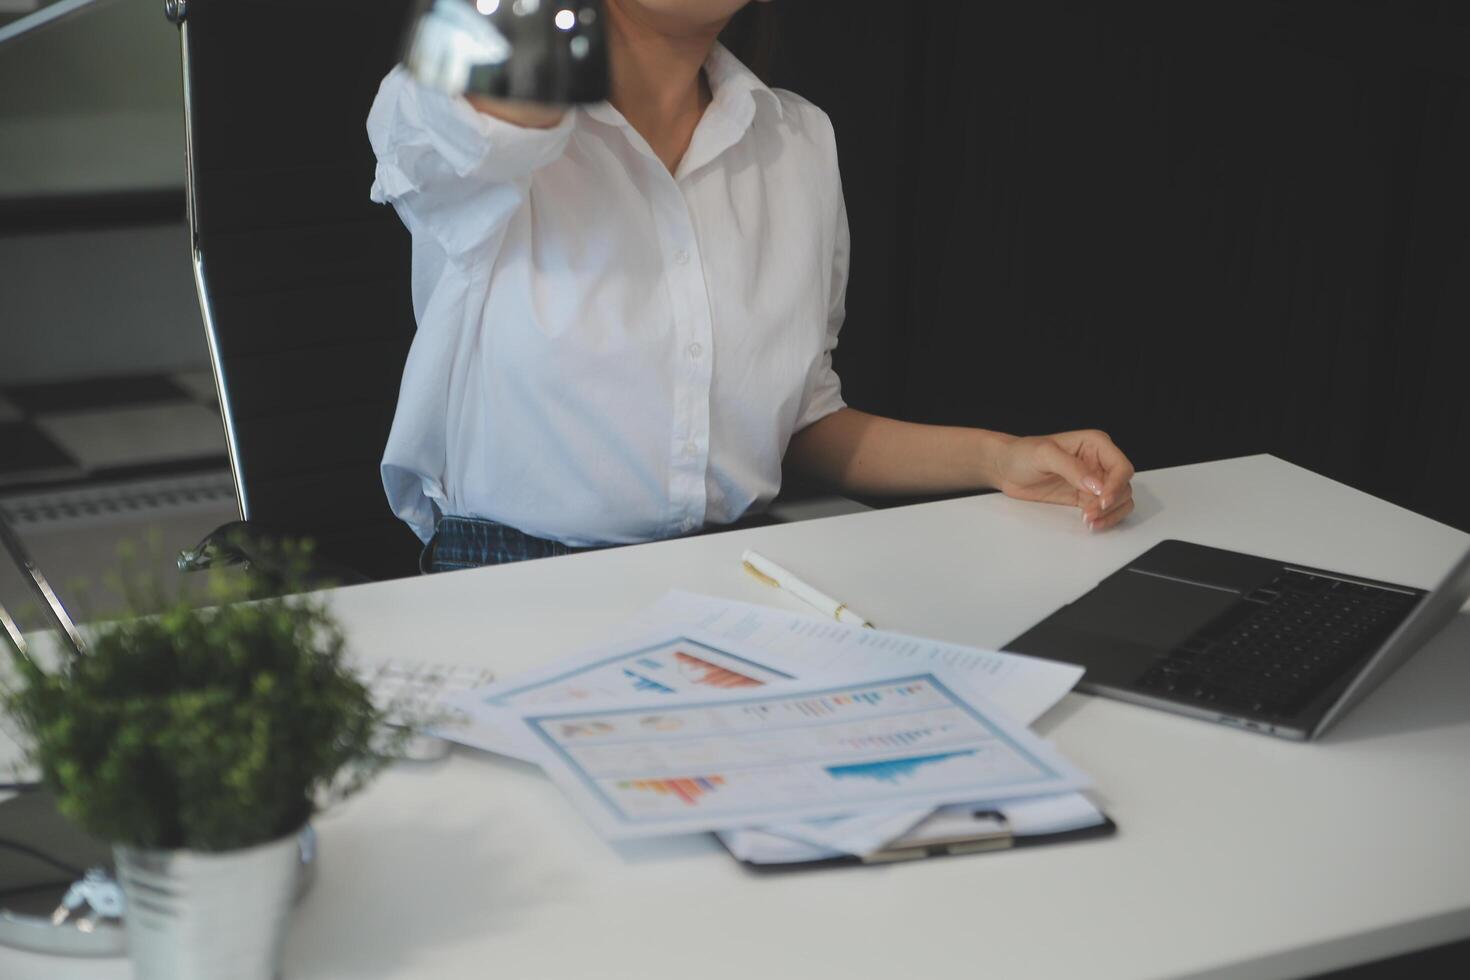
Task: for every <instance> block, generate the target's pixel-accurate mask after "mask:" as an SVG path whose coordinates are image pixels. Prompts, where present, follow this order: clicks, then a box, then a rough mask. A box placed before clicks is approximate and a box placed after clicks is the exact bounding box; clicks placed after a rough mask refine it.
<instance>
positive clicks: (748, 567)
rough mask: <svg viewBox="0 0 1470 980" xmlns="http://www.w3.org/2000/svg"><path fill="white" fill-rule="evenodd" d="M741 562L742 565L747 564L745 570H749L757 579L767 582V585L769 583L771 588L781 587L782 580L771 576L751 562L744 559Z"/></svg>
mask: <svg viewBox="0 0 1470 980" xmlns="http://www.w3.org/2000/svg"><path fill="white" fill-rule="evenodd" d="M740 564H741V565H744V566H745V570H746V571H747V572H749V573H750V574H751V575H753V576H755V577H756V579H757V580H759V581H761V582H763V583H765V584H766V585H769V586H770V587H771V588H773V589H779V588H780V587H781V583H780V582H777V581H776V580H775V579H773V578H771V576H769V575H767V574H766V573H765V572H762V571H760V570H758V569H757V568H756V567H755V566H754V565H752V564H751V563H750V562H748V561H743V562H741V563H740Z"/></svg>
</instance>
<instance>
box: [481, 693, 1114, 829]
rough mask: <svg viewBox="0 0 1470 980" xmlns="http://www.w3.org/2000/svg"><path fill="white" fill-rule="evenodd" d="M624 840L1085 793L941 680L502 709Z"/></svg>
mask: <svg viewBox="0 0 1470 980" xmlns="http://www.w3.org/2000/svg"><path fill="white" fill-rule="evenodd" d="M503 710H507V711H511V712H513V713H514V715H515V719H514V723H513V724H512V725H511V726H509V727H510V730H512V731H514V732H515V733H516V737H517V738H519V739H523V740H524V741H525V742H526V743H528V746H529V745H534V746H535V748H528V749H527V751H530V752H533V753H534V754H535V757H536V758H537V761H539V762H540V763H541V764H542V766H543V767H544V768H545V769H546V771H547V772H548V774H549V775H550V776H551V777H552V779H554V780H555V781H556V782H557V783H558V784H559V785H560V786H561V787H562V789H563V790H564V791H565V792H566V793H567V794H568V795H569V796H571V797H572V799H573V800H574V801H575V802H576V803H577V804H578V806H579V807H580V808H581V809H582V810H583V811H584V813H585V814H586V815H587V816H588V817H589V818H590V819H591V821H592V822H593V824H594V825H595V826H596V827H597V828H598V830H599V831H600V832H602V833H603V834H604V835H606V836H608V837H610V838H626V837H642V836H652V835H661V834H670V833H686V832H697V831H708V830H720V829H728V828H736V827H749V826H752V825H763V824H775V823H781V822H787V821H792V820H806V819H812V818H820V817H833V816H839V815H845V814H854V813H859V812H862V811H865V810H873V809H893V808H901V807H910V806H911V807H915V808H920V809H922V808H924V807H933V806H938V805H942V804H945V803H954V802H959V801H964V800H979V799H1001V798H1005V797H1023V796H1037V795H1043V794H1051V793H1062V792H1070V791H1072V790H1076V789H1079V788H1081V787H1083V786H1085V785H1086V784H1087V782H1088V781H1087V778H1086V777H1085V776H1084V775H1083V774H1082V773H1081V772H1079V771H1078V770H1077V769H1075V768H1074V767H1073V766H1072V765H1071V764H1070V763H1068V762H1066V761H1065V760H1064V759H1063V758H1062V757H1061V756H1060V755H1058V754H1057V752H1056V751H1055V750H1054V749H1053V748H1051V747H1050V746H1049V745H1048V744H1046V743H1045V742H1043V741H1042V740H1040V739H1039V738H1037V737H1036V736H1035V735H1033V734H1032V733H1031V732H1030V731H1028V730H1026V729H1025V728H1023V727H1021V726H1020V725H1018V724H1016V723H1015V722H1013V721H1011V720H1010V719H1008V718H1006V717H1005V716H1004V715H1003V714H1002V713H1000V712H997V711H995V710H993V709H992V708H990V706H989V705H988V703H986V702H985V701H984V700H983V699H982V698H980V697H979V696H978V695H975V694H973V693H971V692H970V691H968V690H967V688H966V684H965V681H964V679H963V678H962V677H957V676H954V675H953V674H951V673H947V672H944V671H942V670H931V671H921V672H907V673H896V674H890V675H879V677H878V679H874V674H873V672H871V671H868V672H866V675H865V676H863V677H862V678H860V679H857V678H852V677H851V676H849V678H848V679H847V680H842V681H838V680H834V679H831V678H829V679H825V680H824V681H822V682H820V683H816V682H811V681H807V682H797V683H791V684H783V685H780V686H779V687H777V686H772V687H769V688H765V689H758V691H757V693H751V694H733V695H726V696H724V697H719V698H711V699H705V700H697V701H696V700H693V699H684V698H680V699H677V700H671V701H670V702H669V703H668V704H650V703H649V702H648V701H647V700H639V701H637V702H631V703H625V704H622V705H618V706H601V705H599V706H596V707H593V706H588V707H587V708H584V709H580V710H579V709H576V708H571V707H569V706H567V705H559V706H549V705H548V706H537V705H527V706H522V707H518V708H511V709H503Z"/></svg>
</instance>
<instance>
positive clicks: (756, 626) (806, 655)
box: [636, 591, 1082, 725]
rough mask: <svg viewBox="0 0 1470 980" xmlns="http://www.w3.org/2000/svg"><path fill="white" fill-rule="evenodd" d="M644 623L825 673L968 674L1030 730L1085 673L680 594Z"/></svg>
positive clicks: (647, 614) (644, 616)
mask: <svg viewBox="0 0 1470 980" xmlns="http://www.w3.org/2000/svg"><path fill="white" fill-rule="evenodd" d="M636 621H637V622H639V623H640V624H642V625H644V626H647V627H649V628H654V627H664V628H666V627H668V626H670V625H677V624H687V625H689V626H691V627H697V628H699V629H701V630H703V631H704V632H705V633H707V634H709V635H711V636H715V637H720V638H724V639H727V640H733V641H738V642H740V643H742V644H745V645H748V646H750V647H753V648H757V649H760V650H764V651H767V652H769V653H770V654H774V655H777V656H780V657H784V658H786V659H787V660H788V661H790V662H791V663H793V664H799V665H802V666H804V667H805V668H806V669H805V671H804V672H803V674H802V676H805V677H810V676H813V675H815V674H816V673H817V672H820V671H835V670H841V671H851V670H862V669H866V668H877V669H880V670H887V669H889V668H891V667H894V666H897V665H902V664H907V665H909V666H910V667H912V668H914V669H919V668H923V669H930V668H942V669H946V670H950V671H954V672H957V673H960V674H963V675H964V676H965V678H966V682H967V684H968V685H969V687H970V689H971V690H974V691H978V692H979V693H981V694H983V695H985V696H986V697H987V698H989V699H990V700H991V701H993V702H1000V703H1003V704H1004V705H1005V710H1006V711H1007V712H1008V713H1009V714H1010V715H1011V717H1012V718H1015V719H1016V720H1017V721H1019V722H1021V723H1022V724H1026V725H1029V724H1031V723H1032V722H1033V721H1035V720H1036V719H1037V718H1039V717H1040V716H1041V715H1042V714H1043V713H1044V712H1045V711H1046V710H1047V709H1048V708H1050V707H1051V706H1052V705H1054V704H1056V703H1057V701H1059V700H1060V699H1061V697H1062V696H1063V695H1064V694H1066V693H1067V692H1068V691H1070V690H1071V689H1072V688H1073V687H1075V686H1076V684H1077V681H1078V680H1079V679H1080V678H1081V677H1082V668H1081V667H1078V666H1075V665H1073V664H1063V663H1057V662H1056V661H1054V660H1041V659H1039V658H1036V657H1027V656H1023V655H1021V654H1016V653H999V652H997V651H994V650H982V649H979V648H977V647H967V646H961V645H959V644H956V643H943V642H940V641H938V640H926V639H922V638H920V637H915V636H907V635H905V634H903V633H890V632H887V631H885V630H871V629H864V628H862V627H860V626H849V625H847V624H846V623H839V622H836V621H835V620H831V619H820V618H816V617H813V616H807V615H797V614H795V613H789V612H783V611H781V610H779V609H770V608H767V607H765V606H756V605H752V604H750V603H746V602H734V601H731V600H728V599H717V598H715V597H713V596H707V595H699V594H696V593H693V592H683V591H674V592H670V593H668V594H667V595H665V596H664V597H663V598H662V599H660V600H659V601H658V602H656V603H654V604H653V605H652V606H650V607H649V608H648V609H646V610H644V611H643V612H642V613H641V614H640V615H639V616H638V617H637V620H636Z"/></svg>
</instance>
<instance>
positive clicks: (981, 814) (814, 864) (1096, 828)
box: [726, 809, 1118, 874]
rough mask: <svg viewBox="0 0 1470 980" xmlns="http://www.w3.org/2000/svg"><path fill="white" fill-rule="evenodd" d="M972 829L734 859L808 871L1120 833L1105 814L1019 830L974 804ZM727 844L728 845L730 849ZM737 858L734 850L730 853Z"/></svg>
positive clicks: (768, 868) (761, 867)
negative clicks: (865, 850)
mask: <svg viewBox="0 0 1470 980" xmlns="http://www.w3.org/2000/svg"><path fill="white" fill-rule="evenodd" d="M969 816H970V818H971V819H972V820H973V821H974V824H975V826H974V827H973V829H970V828H966V829H964V830H962V831H961V832H958V833H956V832H953V829H954V828H949V829H947V830H946V831H944V832H941V833H937V834H935V833H926V832H925V831H924V826H923V825H922V824H921V825H920V826H919V827H917V828H915V830H912V831H909V833H907V834H904V835H903V836H901V837H899V838H897V839H896V840H894V841H893V842H892V843H890V844H888V845H887V846H885V847H884V848H883V849H881V850H878V851H874V852H873V853H871V854H866V855H861V856H859V855H856V854H844V855H838V856H834V857H827V858H817V859H815V860H811V861H780V862H761V861H749V860H744V859H741V858H736V860H738V861H740V863H741V864H742V865H744V866H745V867H746V868H749V869H750V870H752V871H757V872H760V873H762V874H771V873H779V872H782V871H805V870H810V869H813V868H837V867H853V866H871V867H880V866H884V865H890V864H901V863H904V862H906V861H916V860H920V859H923V858H931V857H958V856H961V855H967V854H989V853H993V852H996V851H1008V850H1013V849H1015V848H1018V847H1038V846H1041V845H1044V844H1065V843H1068V842H1070V841H1083V840H1094V839H1097V838H1102V837H1111V836H1113V835H1114V834H1116V833H1117V832H1118V825H1117V824H1116V823H1114V822H1113V820H1112V818H1111V817H1109V816H1108V815H1107V814H1103V817H1102V822H1101V823H1096V824H1091V825H1089V826H1086V827H1077V828H1074V829H1071V830H1062V831H1056V832H1053V833H1046V834H1016V833H1013V832H1012V831H1011V827H1010V823H1009V821H1007V820H1006V818H1005V815H1004V814H1002V813H1001V812H1000V811H998V810H986V809H976V810H974V811H972V812H971V813H970V815H969ZM728 849H729V848H728V846H727V847H726V850H728ZM731 856H732V857H734V854H733V853H732V854H731Z"/></svg>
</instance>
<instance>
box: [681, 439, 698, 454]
mask: <svg viewBox="0 0 1470 980" xmlns="http://www.w3.org/2000/svg"><path fill="white" fill-rule="evenodd" d="M684 455H685V456H698V455H699V443H697V442H686V443H684Z"/></svg>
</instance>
